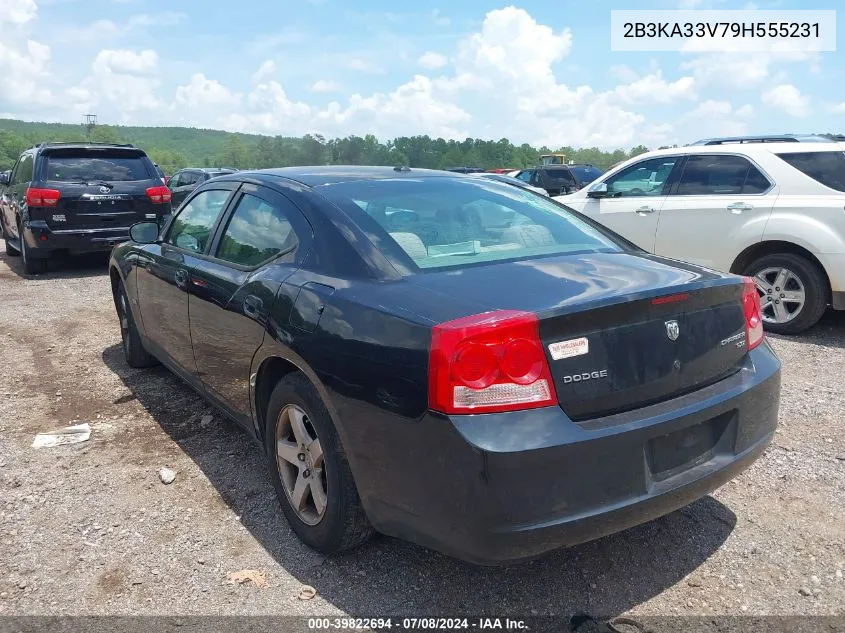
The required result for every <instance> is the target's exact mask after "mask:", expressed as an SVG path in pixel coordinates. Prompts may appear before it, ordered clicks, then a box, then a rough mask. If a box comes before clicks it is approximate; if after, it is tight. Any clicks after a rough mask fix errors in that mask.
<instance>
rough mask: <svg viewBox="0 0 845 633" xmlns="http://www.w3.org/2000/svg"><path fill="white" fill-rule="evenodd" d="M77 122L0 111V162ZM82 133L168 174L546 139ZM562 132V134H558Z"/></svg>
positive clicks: (493, 162) (416, 159)
mask: <svg viewBox="0 0 845 633" xmlns="http://www.w3.org/2000/svg"><path fill="white" fill-rule="evenodd" d="M84 140H86V130H85V128H84V127H83V126H82V125H74V124H69V123H33V122H28V121H18V120H14V119H0V170H2V169H10V168H11V167H12V165H13V164H14V162H15V161H16V160H17V157H18V156H19V155H20V152H21V151H23V150H24V149H25V148H27V147H30V146H32V145H34V144H35V143H39V142H42V141H84ZM87 140H92V141H100V142H113V143H133V144H135V145H137V146H138V147H141V148H142V149H144V150H145V151H146V152H147V153H148V154H149V155H150V157H151V158H152V159H153V161H155V162H156V163H158V164H159V165H161V167H162V168H163V169H164V170H165V172H167V173H168V174H170V173H173V172H174V171H176V170H178V169H181V168H183V167H188V166H192V167H215V166H226V167H237V168H239V169H244V168H264V167H285V166H289V165H322V164H346V165H350V164H351V165H366V164H371V165H408V166H410V167H427V168H433V169H443V168H449V167H462V166H470V167H483V168H485V169H491V168H495V167H513V168H514V169H516V168H520V167H528V166H532V165H536V164H537V163H538V162H539V158H540V154H541V153H550V152H551V151H552V150H551V149H550V148H547V147H540V148H534V147H531V146H530V145H527V144H523V145H519V146H516V145H514V144H512V143H511V142H510V141H509V140H508V139H504V138H503V139H500V140H498V141H493V140H483V139H466V140H464V141H455V140H448V141H447V140H444V139H432V138H430V137H428V136H412V137H399V138H396V139H393V140H391V141H387V142H384V143H383V142H380V141H379V140H378V139H376V137H375V136H372V135H367V136H365V137H359V136H348V137H346V138H338V139H330V140H327V139H325V138H323V137H322V136H319V135H317V136H313V135H310V134H309V135H306V136H303V137H300V138H293V137H284V136H262V135H258V134H232V133H229V132H224V131H221V130H206V129H199V128H185V127H139V126H107V125H100V126H96V127H95V128H94V129H93V132H92V134H91V136H90V138H87ZM562 140H565V139H562ZM554 151H555V152H559V153H563V154H566V156H567V158H568V159H572V160H574V161H575V162H579V163H581V162H585V163H590V164H593V165H596V166H597V167H601V168H607V167H609V166H610V165H612V164H614V163H617V162H619V161H621V160H625V159H627V158H629V157H630V156H633V155H636V154H639V153H642V152H645V151H647V148H646V147H643V146H641V145H640V146H637V147H635V148H633V149H631V150H629V151H626V150H622V149H619V150H616V151H614V152H605V151H602V150H599V149H597V148H588V149H577V150H576V149H574V148H572V147H566V146H564V147H560V148H556V149H555V150H554Z"/></svg>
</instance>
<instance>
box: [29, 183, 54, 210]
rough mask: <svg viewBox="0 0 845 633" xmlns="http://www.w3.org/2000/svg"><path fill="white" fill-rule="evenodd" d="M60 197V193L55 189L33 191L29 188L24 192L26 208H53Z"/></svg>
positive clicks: (33, 189)
mask: <svg viewBox="0 0 845 633" xmlns="http://www.w3.org/2000/svg"><path fill="white" fill-rule="evenodd" d="M61 197H62V194H61V192H60V191H57V190H55V189H35V188H33V187H30V188H29V189H27V190H26V206H28V207H55V206H56V205H57V204H58V203H59V198H61Z"/></svg>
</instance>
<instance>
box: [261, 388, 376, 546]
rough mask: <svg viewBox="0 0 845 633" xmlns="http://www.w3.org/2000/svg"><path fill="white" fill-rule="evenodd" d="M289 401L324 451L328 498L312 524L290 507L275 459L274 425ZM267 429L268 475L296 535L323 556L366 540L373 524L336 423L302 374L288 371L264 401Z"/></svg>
mask: <svg viewBox="0 0 845 633" xmlns="http://www.w3.org/2000/svg"><path fill="white" fill-rule="evenodd" d="M288 405H295V406H297V407H299V408H300V409H302V411H303V412H304V413H305V415H306V417H307V419H308V422H309V423H310V425H311V426H312V427H313V430H314V431H315V433H316V437H317V438H318V439H319V440H320V444H321V446H322V449H323V467H324V469H325V476H326V488H325V492H326V499H327V502H326V507H325V512H324V514H323V515H322V518H320V520H319V522H318V523H316V524H315V525H309V524H308V523H306V522H305V521H304V520H303V519H301V518H300V516H299V514H298V513H297V511H296V510H295V509H294V507H293V504H292V503H291V501H290V500H289V498H288V493H287V492H286V490H285V484H284V483H283V481H282V476H281V473H280V471H279V466H278V463H277V458H276V427H277V425H278V424H280V415H281V413H282V410H283V409H285V407H286V406H288ZM265 431H266V433H265V435H266V442H265V444H266V449H267V451H266V452H267V465H268V468H269V471H270V478H271V479H272V481H273V486H274V488H275V489H276V496H277V497H278V498H279V503H280V504H281V506H282V511H283V512H284V514H285V517H286V518H287V520H288V523H289V524H290V526H291V529H293V531H294V532H296V534H297V536H298V537H299V538H300V539H301V540H302V541H303V542H304V543H305V544H306V545H308V546H309V547H311V548H313V549H315V550H317V551H319V552H322V553H324V554H333V553H336V552H341V551H344V550H349V549H353V548H355V547H358V546H360V545H362V544H363V543H365V542H366V541H367V540H368V539H369V538H370V537H371V536H372V535H373V528H372V527H371V526H370V522H369V521H368V520H367V515H366V513H365V512H364V508H363V506H362V505H361V499H360V497H359V496H358V489H357V488H356V487H355V480H354V479H353V477H352V471H351V470H350V469H349V463H348V461H347V459H346V454H345V453H344V451H343V446H342V445H341V442H340V438H339V437H338V434H337V430H336V429H335V427H334V423H333V422H332V419H331V417H330V416H329V412H328V411H327V410H326V406H325V404H323V401H322V399H321V398H320V395H319V393H317V390H316V388H315V387H314V385H313V384H312V383H311V381H310V380H308V378H307V377H306V376H305V375H303V374H301V373H299V372H295V373H293V374H288V375H287V376H286V377H285V378H283V379H282V380H281V381H280V382H279V384H278V385H276V388H275V389H273V393H272V395H271V396H270V402H269V404H268V405H267V416H266V429H265Z"/></svg>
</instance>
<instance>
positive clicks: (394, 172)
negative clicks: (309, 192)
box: [236, 165, 467, 187]
mask: <svg viewBox="0 0 845 633" xmlns="http://www.w3.org/2000/svg"><path fill="white" fill-rule="evenodd" d="M236 173H237V175H238V177H240V176H252V177H256V178H261V179H265V178H267V177H268V176H271V177H272V176H279V177H282V178H288V179H290V180H295V181H296V182H299V183H302V184H303V185H307V186H309V187H318V186H320V185H330V184H336V183H340V182H350V181H355V180H385V179H399V178H409V177H410V178H432V177H438V178H466V177H467V176H465V175H464V174H460V173H457V172H451V171H441V170H439V169H417V168H408V167H365V166H358V165H353V166H344V165H327V166H322V167H281V168H275V169H257V170H249V171H239V172H236Z"/></svg>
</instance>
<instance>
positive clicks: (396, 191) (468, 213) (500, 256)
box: [317, 178, 624, 270]
mask: <svg viewBox="0 0 845 633" xmlns="http://www.w3.org/2000/svg"><path fill="white" fill-rule="evenodd" d="M317 189H318V190H319V191H320V193H322V194H323V195H324V196H326V197H328V198H329V199H331V200H332V201H333V202H335V203H336V204H338V206H340V207H341V208H342V209H344V210H346V211H347V213H349V215H350V216H351V217H353V218H354V217H359V214H361V213H362V210H363V213H366V214H367V215H368V216H369V217H370V218H372V220H375V223H376V224H377V225H378V226H379V227H380V229H381V231H379V232H378V234H377V235H378V237H379V239H380V240H390V241H392V242H393V244H394V246H396V247H398V249H396V248H395V249H393V250H394V252H397V253H398V252H400V251H399V249H401V251H404V253H405V254H406V255H407V256H408V257H409V258H410V259H411V260H412V262H413V263H414V264H416V266H417V268H418V269H420V270H438V269H444V268H463V267H465V266H468V265H473V264H479V263H488V262H500V261H508V260H523V259H532V258H538V257H543V256H548V255H562V254H566V253H574V252H621V251H623V250H624V249H623V247H622V246H621V245H619V244H618V243H616V242H615V241H614V240H613V238H612V237H610V236H609V234H606V233H604V232H603V231H601V230H599V229H598V228H594V227H593V226H592V225H590V224H589V223H587V222H585V221H583V220H581V219H580V218H579V217H578V216H577V215H575V214H574V213H570V212H568V211H567V210H566V208H565V207H562V206H560V205H558V204H556V203H554V202H552V201H550V200H548V199H546V198H543V197H542V196H538V195H536V194H534V193H531V192H529V191H525V190H523V189H520V188H518V187H511V186H510V185H505V184H502V183H497V182H492V181H487V180H484V179H480V178H478V179H460V180H458V179H453V178H426V179H424V180H417V179H402V180H400V179H396V180H393V179H385V180H362V181H350V182H345V183H338V184H333V185H322V186H320V187H318V188H317ZM363 220H364V219H363V218H362V219H361V220H360V222H361V223H362V225H364V221H363ZM366 224H367V225H371V224H372V223H371V222H367V223H366Z"/></svg>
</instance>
